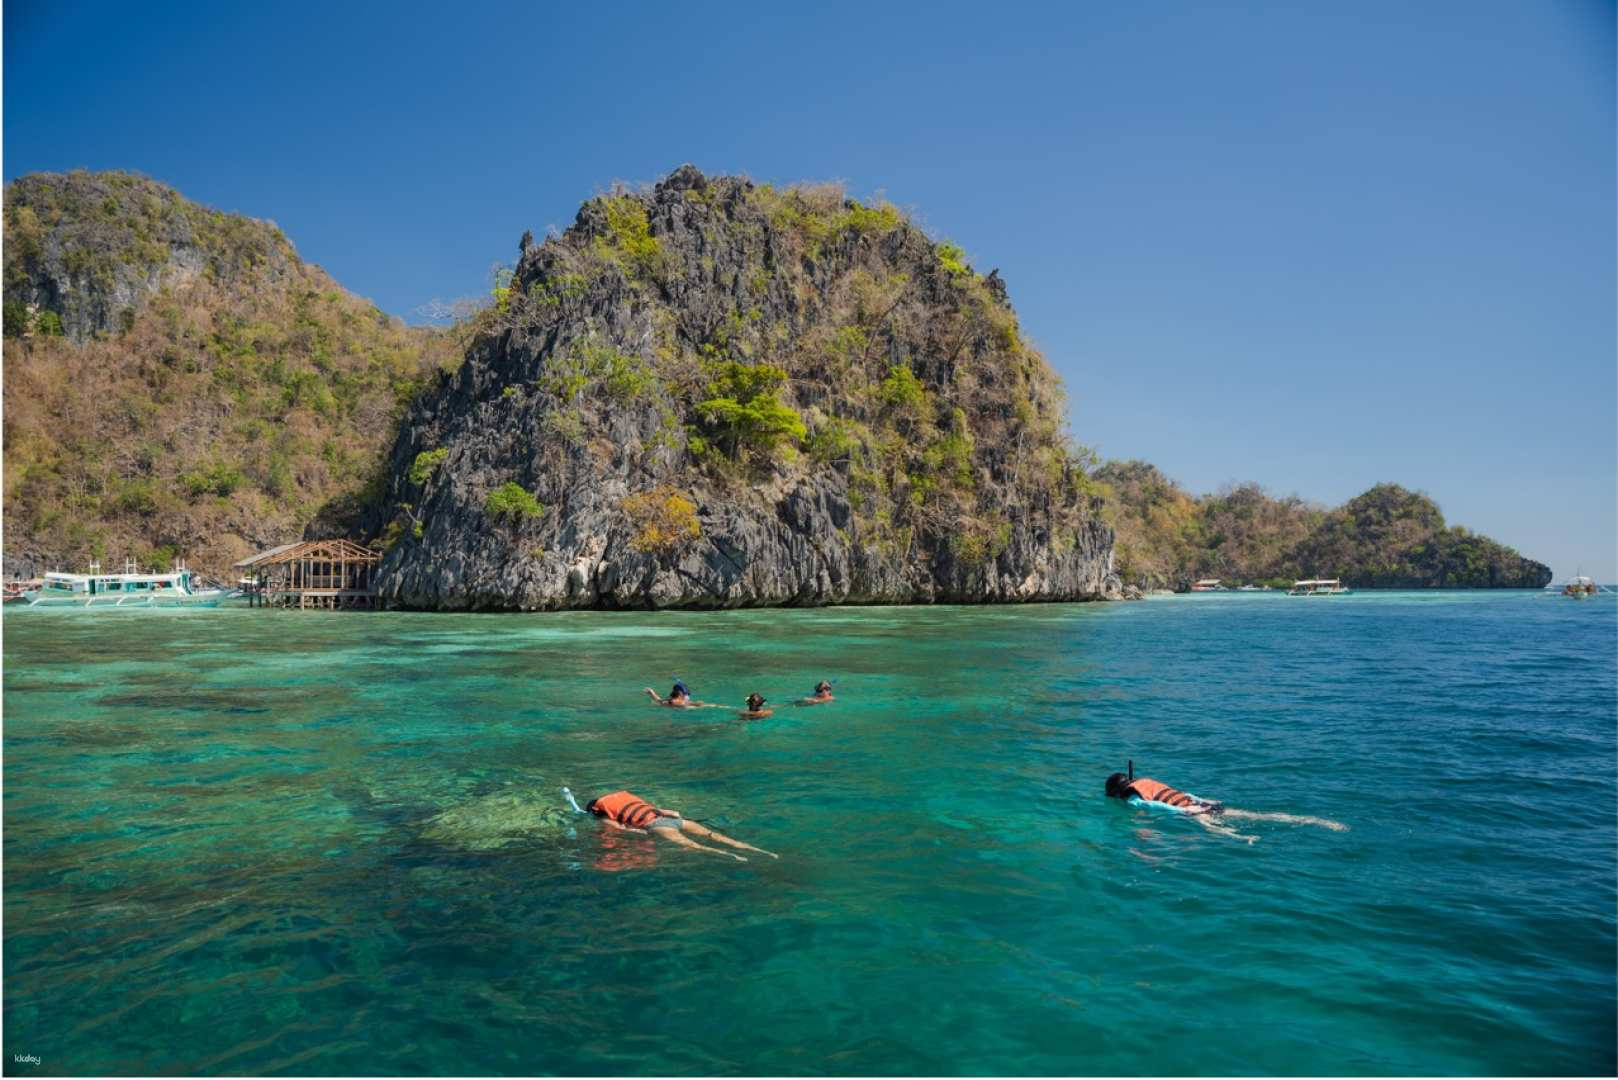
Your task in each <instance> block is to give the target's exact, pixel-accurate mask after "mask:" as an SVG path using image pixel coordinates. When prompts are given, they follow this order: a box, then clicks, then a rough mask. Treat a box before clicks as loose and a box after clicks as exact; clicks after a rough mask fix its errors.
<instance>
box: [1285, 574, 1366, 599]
mask: <svg viewBox="0 0 1618 1080" xmlns="http://www.w3.org/2000/svg"><path fill="white" fill-rule="evenodd" d="M1353 591H1354V590H1353V589H1350V588H1348V587H1347V586H1346V585H1344V584H1343V583H1342V582H1341V581H1340V580H1338V579H1337V578H1304V579H1303V580H1302V581H1294V582H1293V583H1292V588H1290V589H1288V590H1287V595H1288V596H1345V595H1347V594H1348V593H1351V592H1353Z"/></svg>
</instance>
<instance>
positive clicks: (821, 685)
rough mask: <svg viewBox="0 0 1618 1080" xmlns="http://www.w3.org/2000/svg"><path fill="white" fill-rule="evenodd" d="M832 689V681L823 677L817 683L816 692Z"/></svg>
mask: <svg viewBox="0 0 1618 1080" xmlns="http://www.w3.org/2000/svg"><path fill="white" fill-rule="evenodd" d="M830 689H831V683H829V682H827V681H826V680H825V679H821V680H820V681H819V682H817V683H815V693H817V694H819V693H823V692H825V691H827V690H830Z"/></svg>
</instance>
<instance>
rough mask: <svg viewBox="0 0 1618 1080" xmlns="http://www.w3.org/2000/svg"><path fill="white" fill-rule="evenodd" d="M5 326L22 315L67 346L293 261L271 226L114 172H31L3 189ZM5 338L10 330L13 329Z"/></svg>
mask: <svg viewBox="0 0 1618 1080" xmlns="http://www.w3.org/2000/svg"><path fill="white" fill-rule="evenodd" d="M5 220H6V244H7V250H6V260H5V299H6V301H7V321H8V322H10V321H12V319H13V318H14V317H17V316H21V315H23V314H25V313H26V314H27V315H31V316H32V318H33V320H34V322H35V323H38V320H39V319H40V317H41V316H46V317H49V316H54V317H55V321H51V322H49V323H48V330H47V331H46V332H57V330H58V328H59V331H60V332H61V333H62V334H64V335H65V336H66V337H67V338H69V339H70V340H72V341H75V342H82V341H86V340H89V339H91V338H93V337H95V336H96V335H98V334H110V333H117V332H121V331H124V330H128V329H129V328H130V326H131V325H133V322H134V319H135V317H136V315H137V314H138V313H139V311H140V310H141V309H142V308H143V307H144V306H145V304H146V301H147V300H148V299H150V298H151V297H152V296H154V295H156V294H157V293H158V292H159V291H160V290H162V289H164V288H176V287H180V286H183V285H185V284H186V283H188V282H191V281H194V280H196V279H198V278H201V277H208V278H211V279H215V280H229V279H235V278H238V277H241V276H242V275H244V274H246V273H248V272H255V273H257V274H258V275H259V276H260V277H261V278H262V279H263V280H264V281H265V282H266V283H267V284H269V285H272V286H273V285H274V284H275V283H276V282H278V281H280V280H283V279H284V278H285V276H286V274H287V273H288V271H289V270H290V269H291V268H292V266H293V264H294V263H295V262H296V256H295V255H294V254H293V251H292V245H291V244H289V243H288V242H287V239H286V237H285V236H283V235H282V234H281V231H280V230H279V229H277V228H276V227H275V226H274V225H271V224H268V223H265V222H259V221H253V220H251V219H249V218H244V217H241V216H239V215H236V214H224V213H220V212H219V211H216V210H211V209H209V208H207V207H205V206H201V205H199V204H197V203H194V202H191V201H190V200H188V199H184V198H182V197H181V196H180V195H179V194H178V193H177V192H176V191H174V189H173V188H170V187H168V186H166V185H163V184H159V183H157V182H155V181H153V180H148V179H146V178H144V177H140V176H135V175H133V174H130V173H122V172H96V173H92V172H71V173H34V174H30V175H28V176H23V177H19V178H18V179H17V180H16V181H14V182H13V183H11V184H8V185H7V186H6V190H5ZM10 332H13V333H14V332H15V328H12V330H11V331H10Z"/></svg>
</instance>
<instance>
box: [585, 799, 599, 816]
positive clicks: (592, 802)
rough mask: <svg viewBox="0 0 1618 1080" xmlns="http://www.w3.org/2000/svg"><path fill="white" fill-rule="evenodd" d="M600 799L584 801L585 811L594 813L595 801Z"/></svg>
mask: <svg viewBox="0 0 1618 1080" xmlns="http://www.w3.org/2000/svg"><path fill="white" fill-rule="evenodd" d="M600 801H601V800H600V799H591V800H590V801H589V802H587V803H585V804H584V809H585V812H586V813H590V814H593V813H595V812H596V803H598V802H600Z"/></svg>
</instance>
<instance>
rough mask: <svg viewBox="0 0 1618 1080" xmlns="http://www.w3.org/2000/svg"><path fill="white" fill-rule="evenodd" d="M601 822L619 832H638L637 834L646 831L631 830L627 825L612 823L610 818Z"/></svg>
mask: <svg viewBox="0 0 1618 1080" xmlns="http://www.w3.org/2000/svg"><path fill="white" fill-rule="evenodd" d="M601 820H602V821H605V822H606V823H607V824H608V825H611V826H612V827H613V828H615V829H617V830H618V831H619V832H638V833H643V832H645V831H646V830H645V829H632V828H630V827H629V826H628V825H622V824H620V823H618V822H617V821H614V820H613V819H612V818H610V817H604V818H602V819H601Z"/></svg>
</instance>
